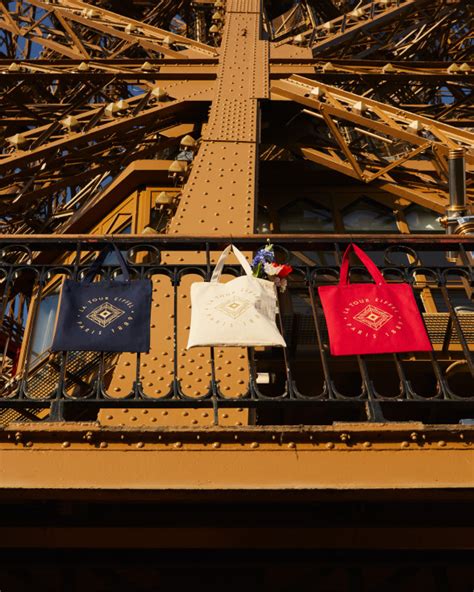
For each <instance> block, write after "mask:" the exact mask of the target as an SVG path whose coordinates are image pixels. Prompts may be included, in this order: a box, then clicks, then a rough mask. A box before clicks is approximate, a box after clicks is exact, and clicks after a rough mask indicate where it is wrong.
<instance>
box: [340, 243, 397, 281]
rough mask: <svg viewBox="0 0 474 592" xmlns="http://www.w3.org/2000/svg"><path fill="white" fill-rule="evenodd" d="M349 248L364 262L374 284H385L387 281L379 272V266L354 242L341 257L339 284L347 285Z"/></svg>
mask: <svg viewBox="0 0 474 592" xmlns="http://www.w3.org/2000/svg"><path fill="white" fill-rule="evenodd" d="M351 250H353V251H354V253H355V254H356V255H357V257H359V259H360V260H361V262H362V263H363V264H364V267H365V268H366V269H367V271H368V272H369V274H370V275H371V277H372V279H373V280H374V282H375V283H376V284H386V283H387V282H386V281H385V280H384V277H383V275H382V274H381V273H380V271H379V268H378V267H377V266H376V265H375V263H374V262H373V261H372V259H371V258H370V257H369V256H368V255H367V254H366V253H364V251H363V250H362V249H360V248H359V247H358V246H357V245H354V243H351V244H350V245H349V246H348V247H347V249H346V251H345V253H344V256H343V257H342V264H341V271H340V274H339V285H340V286H348V285H349V282H348V279H349V254H350V252H351Z"/></svg>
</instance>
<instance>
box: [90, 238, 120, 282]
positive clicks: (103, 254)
mask: <svg viewBox="0 0 474 592" xmlns="http://www.w3.org/2000/svg"><path fill="white" fill-rule="evenodd" d="M111 249H112V250H113V251H114V252H115V254H116V255H117V259H118V262H119V265H120V269H121V270H122V275H123V277H124V279H125V281H126V282H129V281H130V274H129V272H128V267H127V264H126V263H125V259H124V258H123V255H122V253H121V251H120V250H119V249H118V248H117V245H116V244H115V243H112V244H111V245H107V246H106V247H104V248H103V249H102V251H101V252H100V253H99V256H98V257H97V259H96V260H95V261H94V263H93V264H92V265H91V268H90V269H89V271H88V272H87V274H86V276H85V277H84V280H83V283H84V284H90V283H91V282H92V280H93V279H94V278H95V276H96V275H97V274H98V273H99V271H100V270H101V268H102V265H103V264H104V261H105V258H106V257H107V255H108V254H109V253H110V251H111Z"/></svg>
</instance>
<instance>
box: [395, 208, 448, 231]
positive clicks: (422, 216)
mask: <svg viewBox="0 0 474 592" xmlns="http://www.w3.org/2000/svg"><path fill="white" fill-rule="evenodd" d="M404 213H405V220H406V222H407V224H408V228H409V229H410V231H411V232H444V230H443V229H442V228H441V226H440V225H439V223H438V222H437V221H436V220H437V218H439V216H440V214H438V213H437V212H433V211H432V210H428V209H427V208H423V207H422V206H419V205H416V204H413V205H411V206H409V207H408V208H407V209H406V210H405V212H404Z"/></svg>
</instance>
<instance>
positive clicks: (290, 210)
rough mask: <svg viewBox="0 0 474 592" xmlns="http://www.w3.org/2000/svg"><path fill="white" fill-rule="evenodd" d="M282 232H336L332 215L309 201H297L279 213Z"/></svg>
mask: <svg viewBox="0 0 474 592" xmlns="http://www.w3.org/2000/svg"><path fill="white" fill-rule="evenodd" d="M279 224H280V232H289V233H292V232H334V222H333V219H332V214H331V212H330V211H329V210H327V209H326V208H323V207H322V206H319V205H318V204H315V203H312V202H310V201H307V200H299V201H296V202H294V203H292V204H290V205H289V206H286V207H285V208H282V209H281V210H280V212H279Z"/></svg>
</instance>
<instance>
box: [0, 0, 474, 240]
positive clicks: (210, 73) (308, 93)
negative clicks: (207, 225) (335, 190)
mask: <svg viewBox="0 0 474 592" xmlns="http://www.w3.org/2000/svg"><path fill="white" fill-rule="evenodd" d="M323 4H324V3H323ZM326 4H327V5H328V6H327V7H326V9H327V10H328V13H331V14H333V13H335V14H337V16H335V17H334V18H330V19H326V20H325V21H324V22H321V18H320V17H318V18H317V19H315V18H314V14H315V13H316V11H315V7H314V6H313V5H310V4H308V3H307V2H306V4H305V7H306V12H307V14H308V15H312V18H310V19H309V20H308V23H309V24H308V25H307V27H306V28H302V27H301V26H299V28H298V23H296V22H293V29H292V28H291V27H287V28H286V29H285V26H283V27H280V32H279V34H280V33H281V32H282V31H283V32H284V35H283V36H284V39H282V40H281V41H277V42H273V43H270V44H269V49H270V51H269V54H268V55H267V54H265V53H262V56H261V57H259V58H258V59H259V60H260V59H262V60H267V68H266V70H265V69H264V68H262V65H257V66H256V67H257V68H261V70H260V71H261V72H262V73H263V72H267V74H266V75H267V76H268V77H269V79H270V84H271V96H270V95H268V96H267V95H265V94H262V95H261V96H260V100H261V99H265V98H267V99H268V98H271V99H272V100H274V101H277V102H279V103H280V104H283V102H284V101H288V100H290V101H292V102H293V104H294V105H295V106H296V105H297V106H298V110H299V111H297V114H298V113H299V114H300V115H301V116H303V117H306V118H307V119H308V121H312V125H311V126H309V128H311V129H312V130H313V132H314V133H312V134H310V133H308V134H306V136H301V135H295V136H294V137H293V138H291V139H290V141H288V138H286V137H285V139H284V138H283V136H282V138H281V139H278V137H277V138H276V140H275V144H276V145H279V144H280V145H282V146H283V145H284V146H285V147H287V148H289V149H290V150H292V151H293V152H294V153H295V154H298V155H300V156H301V157H303V158H306V159H308V160H312V161H314V162H317V163H318V164H322V165H324V166H325V167H328V168H330V169H332V170H335V171H338V172H342V173H344V174H346V175H348V176H351V177H353V178H356V179H358V180H360V181H362V182H364V183H371V184H374V185H377V186H378V187H380V188H382V189H384V190H386V191H389V192H391V193H393V194H395V195H397V196H403V197H406V198H408V199H411V200H412V201H414V202H417V203H420V204H422V205H425V206H427V207H431V208H433V209H436V210H438V211H443V210H444V207H445V205H446V203H447V165H446V155H447V150H448V149H449V148H452V147H457V146H460V145H461V146H463V147H464V148H465V149H466V151H467V160H468V170H469V167H470V166H471V163H472V152H471V151H472V146H473V141H474V137H473V134H471V133H469V132H467V131H463V129H462V128H463V127H468V128H469V127H474V123H473V116H472V107H470V106H469V105H470V101H472V88H473V81H474V64H473V63H472V62H470V61H469V57H470V54H469V47H471V49H472V27H471V25H470V24H469V18H468V17H469V14H470V13H469V10H470V9H469V4H468V3H467V2H464V1H460V2H454V3H445V2H441V1H440V0H438V1H435V2H433V1H432V2H426V0H393V1H392V0H377V1H375V0H374V1H370V2H364V3H363V4H361V5H358V6H357V7H355V4H354V7H352V8H351V9H350V10H348V11H347V12H346V13H345V14H340V13H339V12H338V10H337V9H336V8H335V6H334V5H332V4H331V3H330V2H329V1H328V2H326ZM245 6H246V5H245V2H244V3H243V4H242V7H243V8H242V10H243V11H245ZM220 10H221V13H222V15H223V17H222V18H225V14H224V10H223V9H220ZM239 10H241V9H240V8H239ZM168 15H169V10H168ZM262 15H263V23H264V28H265V29H266V31H267V35H268V34H269V33H270V32H271V30H272V26H271V23H270V22H269V21H268V19H265V13H264V11H263V12H262ZM466 15H467V16H466ZM162 24H165V23H162ZM225 26H226V25H224V27H225ZM296 31H298V33H297V34H296V33H295V32H296ZM1 34H3V44H2V42H1V40H0V47H2V48H3V53H4V56H5V58H4V59H0V82H1V84H0V103H1V105H2V115H1V120H0V138H1V139H2V145H3V153H2V154H0V174H1V175H2V179H1V180H0V217H3V219H4V221H5V222H6V228H7V229H8V228H10V226H9V225H11V223H12V222H13V221H14V220H15V219H16V220H19V219H23V218H25V216H26V218H27V217H28V215H29V214H30V213H31V212H33V211H36V210H38V209H39V208H40V207H42V208H43V209H45V211H47V212H49V215H50V216H51V220H52V222H51V225H50V227H49V228H50V229H51V230H52V229H54V228H55V227H57V225H58V224H59V223H60V222H61V220H63V219H64V218H63V216H64V214H63V212H64V210H68V208H69V210H70V201H71V196H72V195H73V194H74V193H76V192H78V191H79V193H81V191H82V189H84V188H85V187H90V188H92V189H91V190H90V191H91V192H90V194H91V195H92V194H93V193H94V191H95V192H96V191H97V190H98V185H97V182H98V180H100V179H102V178H103V176H104V175H105V176H107V175H112V176H115V175H117V174H119V173H120V171H122V170H123V169H124V167H126V166H127V165H128V164H129V163H130V162H133V160H135V159H138V158H140V159H143V158H154V159H156V158H160V157H161V155H162V154H163V151H165V150H167V149H169V148H170V147H173V146H177V143H179V139H180V138H181V137H182V136H183V135H184V134H185V133H188V132H189V130H190V129H192V130H194V132H195V136H199V135H200V126H201V124H202V123H205V120H206V119H207V110H208V107H209V104H211V105H212V104H213V103H212V101H213V98H214V92H215V89H216V81H217V84H220V82H219V80H222V79H223V78H222V76H223V72H224V71H225V56H224V55H223V53H222V48H219V47H215V46H213V45H208V44H206V43H202V42H198V41H195V40H194V39H191V38H188V37H184V36H181V35H178V34H176V33H172V32H169V31H167V30H165V29H164V28H159V27H157V26H155V25H151V24H148V23H146V22H141V21H139V20H134V19H131V18H127V17H124V16H122V15H119V14H115V13H113V12H110V11H108V10H104V9H103V8H101V7H98V6H95V5H92V4H87V3H84V2H80V1H78V0H54V1H51V0H50V1H46V0H25V1H22V2H2V3H0V35H1ZM236 34H237V35H240V34H242V33H238V32H237V33H236ZM245 34H246V35H249V37H248V38H247V39H248V43H251V41H252V38H253V36H254V35H255V32H254V31H249V32H248V33H247V32H246V33H245ZM257 34H258V32H257ZM448 36H449V43H448V42H447V38H448ZM341 56H344V59H341ZM419 56H421V57H423V60H426V59H429V60H432V61H423V60H420V61H413V58H417V57H419ZM348 58H350V59H348ZM367 58H370V59H367ZM441 60H450V61H441ZM233 66H234V67H235V66H237V69H238V64H237V65H235V64H233ZM219 73H220V74H219ZM219 77H221V78H219ZM446 96H448V98H447V99H446ZM213 108H214V107H212V108H211V114H212V112H213V111H212V109H213ZM426 116H431V117H434V118H436V119H431V118H429V117H426ZM211 119H212V117H211ZM193 122H194V125H193ZM447 122H449V123H450V124H452V125H447ZM272 123H275V122H274V121H272ZM276 123H278V122H276ZM213 125H214V128H213V129H214V132H213V133H214V135H215V134H216V129H217V128H215V124H213ZM223 125H227V124H226V123H225V122H224V123H223ZM282 125H284V122H282ZM190 126H191V127H190ZM309 128H308V129H309ZM288 130H289V131H290V133H291V130H292V127H291V125H289V126H288ZM255 166H258V159H257V161H256V164H255ZM195 176H196V172H195V173H194V177H195ZM94 183H96V185H94ZM468 194H469V196H471V197H474V196H472V189H471V186H470V185H469V186H468ZM83 195H85V196H86V197H87V195H88V194H87V192H86V193H83ZM79 205H80V204H78V206H79ZM56 218H57V222H54V220H55V219H56ZM32 228H33V230H34V226H32Z"/></svg>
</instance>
